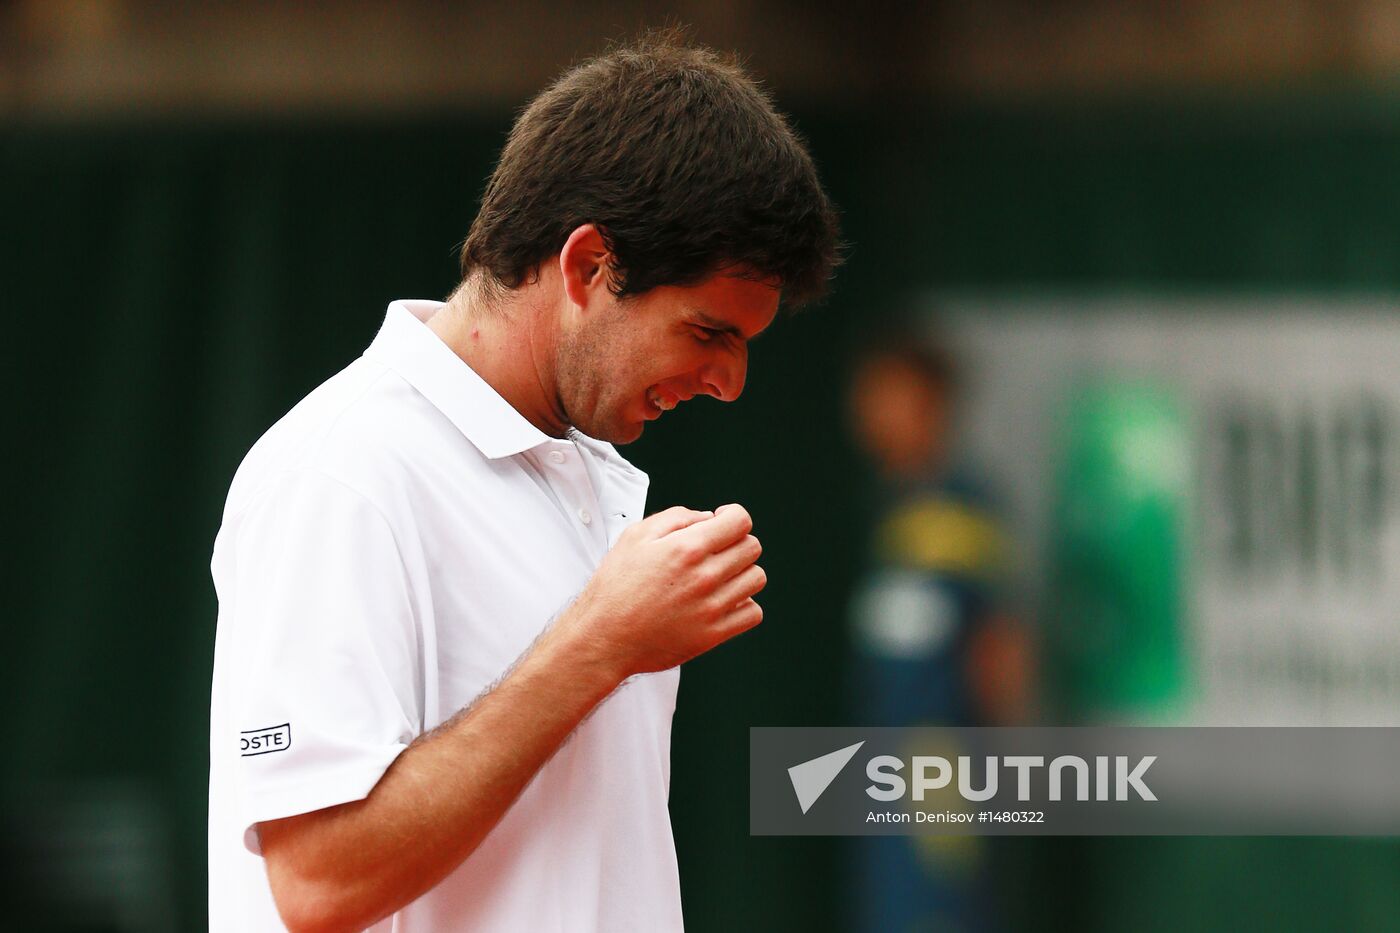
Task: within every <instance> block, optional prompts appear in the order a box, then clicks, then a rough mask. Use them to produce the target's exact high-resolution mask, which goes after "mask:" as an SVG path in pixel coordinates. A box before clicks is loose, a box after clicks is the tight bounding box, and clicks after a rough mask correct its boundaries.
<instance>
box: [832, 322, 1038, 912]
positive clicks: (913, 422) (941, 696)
mask: <svg viewBox="0 0 1400 933" xmlns="http://www.w3.org/2000/svg"><path fill="white" fill-rule="evenodd" d="M955 377H956V374H955V372H954V366H953V361H952V358H951V357H950V356H949V354H948V353H947V352H946V351H945V350H943V349H942V348H939V347H936V346H932V345H928V344H926V343H924V342H923V341H922V340H921V339H920V337H919V336H918V335H917V333H915V332H909V333H903V332H901V333H897V334H893V335H887V336H886V337H885V338H883V339H881V340H877V341H875V342H873V343H872V344H871V346H870V347H868V348H866V349H865V350H864V352H863V353H862V354H861V355H860V357H859V359H858V362H857V365H856V368H855V373H854V378H853V379H852V380H851V391H850V403H851V405H850V408H851V411H850V414H851V427H852V429H853V433H854V434H855V436H856V438H857V440H858V442H859V444H860V446H861V448H862V449H863V450H864V452H865V453H866V454H867V455H868V456H869V457H870V459H871V461H872V462H873V463H874V465H875V466H876V468H877V469H878V473H879V483H878V486H879V488H878V492H877V499H878V502H877V503H876V504H875V507H874V508H872V509H870V510H869V511H870V512H871V514H873V515H874V516H876V521H875V528H874V534H873V537H872V541H871V546H870V548H869V551H870V566H869V567H868V568H867V571H866V574H865V578H864V581H863V585H862V587H861V590H860V593H859V594H858V596H857V598H856V600H855V604H854V607H853V608H854V619H853V622H854V629H855V638H856V670H857V685H856V691H855V692H856V696H855V706H856V708H857V709H856V713H857V716H858V718H859V720H860V721H861V722H863V723H866V724H868V725H877V726H911V725H938V726H984V725H1016V724H1024V722H1025V717H1026V715H1027V693H1026V691H1027V688H1028V672H1027V645H1026V641H1025V638H1024V635H1023V633H1022V631H1021V629H1020V627H1019V626H1017V625H1016V624H1015V623H1014V622H1013V621H1012V620H1011V618H1010V616H1009V615H1008V614H1007V613H1006V612H1005V611H1004V607H1003V606H1002V605H1001V594H1000V593H999V589H1000V587H999V583H1000V578H1001V575H1002V560H1003V550H1004V548H1003V538H1004V535H1003V532H1002V529H1001V523H1000V521H999V520H998V518H997V517H996V514H995V512H994V511H993V510H992V508H991V507H990V506H989V503H988V499H987V496H986V495H985V493H984V492H983V491H982V490H981V488H980V486H981V484H979V483H978V482H976V481H975V480H974V479H973V477H972V476H971V475H969V472H968V471H967V470H966V469H965V468H959V466H958V465H957V464H956V461H955V458H954V457H953V449H952V446H953V445H952V437H953V421H954V409H955V402H956V378H955ZM947 751H948V750H947V749H946V748H937V749H928V750H927V753H929V754H946V753H947ZM920 753H924V752H923V750H921V751H920ZM856 843H857V844H856V845H855V847H854V848H855V852H856V858H857V865H856V879H857V885H856V888H857V890H856V896H855V898H854V899H853V904H854V907H855V920H856V922H855V923H854V925H853V928H854V929H856V930H860V931H877V930H880V931H883V930H912V929H948V930H967V931H973V930H989V929H996V928H997V925H996V923H995V917H994V914H993V911H992V909H991V907H992V902H993V900H994V899H993V898H992V897H991V896H990V893H991V890H992V885H991V871H990V868H989V866H988V864H987V863H988V860H989V855H990V853H989V852H988V849H987V847H986V846H985V845H983V843H984V840H982V839H978V838H975V837H954V836H943V837H922V838H920V837H901V836H886V837H878V838H877V837H871V838H865V839H859V840H856Z"/></svg>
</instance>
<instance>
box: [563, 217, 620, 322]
mask: <svg viewBox="0 0 1400 933" xmlns="http://www.w3.org/2000/svg"><path fill="white" fill-rule="evenodd" d="M611 262H612V253H610V252H609V251H608V247H607V244H606V243H604V242H603V234H602V233H601V232H599V230H598V228H597V227H595V226H594V225H593V224H584V225H583V226H582V227H579V228H578V229H577V230H575V231H574V232H573V233H571V234H569V239H568V240H566V241H565V242H564V248H563V249H561V250H560V251H559V273H560V276H561V277H562V278H563V280H564V293H565V294H566V295H568V296H569V301H571V302H572V303H573V304H575V305H578V306H579V307H580V308H587V307H588V305H589V302H591V301H594V300H596V298H597V296H598V295H599V294H600V293H602V292H606V291H607V288H608V267H609V264H610V263H611Z"/></svg>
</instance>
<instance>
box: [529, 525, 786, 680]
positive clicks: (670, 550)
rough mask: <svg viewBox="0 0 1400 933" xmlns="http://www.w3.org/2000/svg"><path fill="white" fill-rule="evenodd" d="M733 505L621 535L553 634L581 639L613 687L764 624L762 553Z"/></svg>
mask: <svg viewBox="0 0 1400 933" xmlns="http://www.w3.org/2000/svg"><path fill="white" fill-rule="evenodd" d="M752 530H753V520H752V519H751V518H750V517H749V513H748V511H747V510H746V509H744V507H743V506H740V505H722V506H720V507H719V508H718V509H716V510H715V511H714V512H713V513H711V512H696V511H693V510H691V509H687V508H682V507H680V506H676V507H675V508H670V509H667V510H666V511H664V512H658V513H656V514H655V515H652V516H651V517H650V518H647V519H645V520H643V521H640V522H638V523H637V524H635V525H633V526H632V527H631V528H628V529H627V530H626V531H624V532H623V533H622V535H621V536H620V537H619V538H618V540H617V543H616V544H615V545H614V546H613V548H612V550H610V551H608V553H607V556H605V557H604V558H603V562H602V563H601V564H600V565H599V566H598V570H597V572H595V573H594V574H593V579H592V580H590V581H589V583H588V586H586V587H585V588H584V590H583V592H582V593H580V594H579V597H578V599H577V600H575V602H574V604H573V606H571V607H570V609H569V610H568V611H567V612H566V613H564V615H562V616H560V618H559V621H558V623H557V627H559V628H564V629H567V630H568V634H570V635H572V636H575V637H581V638H587V639H589V640H590V641H593V642H594V643H595V647H596V648H598V649H601V652H602V654H603V656H604V657H606V658H608V659H609V660H610V662H611V664H613V665H615V670H616V672H617V673H618V676H619V679H624V678H626V677H630V676H631V675H633V674H641V673H647V672H650V671H660V670H665V669H666V668H669V667H675V666H676V665H677V664H680V663H682V662H683V661H688V660H690V659H691V658H693V657H695V656H696V655H698V654H703V653H704V652H706V651H708V650H710V649H711V648H713V647H714V646H715V645H718V644H719V643H720V642H722V641H725V640H726V639H729V638H732V637H734V636H735V635H738V634H739V633H740V632H744V631H747V630H749V629H751V628H753V627H754V626H755V625H757V624H758V623H759V622H760V621H762V619H763V610H762V609H761V608H759V605H758V603H756V602H754V600H753V597H754V595H755V594H756V593H758V591H759V590H761V589H763V585H764V583H765V582H767V577H766V575H765V574H764V572H763V568H762V567H759V566H758V564H756V563H754V562H755V561H756V560H758V556H759V554H760V553H762V551H763V548H762V546H761V545H760V544H759V543H758V539H757V538H755V537H754V536H753V535H751V534H750V533H749V532H750V531H752Z"/></svg>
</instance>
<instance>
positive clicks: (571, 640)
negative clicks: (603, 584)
mask: <svg viewBox="0 0 1400 933" xmlns="http://www.w3.org/2000/svg"><path fill="white" fill-rule="evenodd" d="M600 612H601V610H600V609H599V607H597V606H596V605H595V604H594V602H593V600H592V599H590V598H589V594H588V592H587V591H585V592H584V593H582V594H581V595H580V596H579V597H578V599H576V600H574V602H573V603H571V604H570V605H569V607H568V608H567V609H565V610H564V611H563V612H562V613H560V614H559V616H558V617H557V618H556V619H555V620H554V624H553V625H552V626H550V628H549V631H547V632H546V633H545V637H544V638H543V639H541V644H540V647H541V648H545V649H546V650H547V651H549V652H550V653H554V654H557V655H558V656H559V657H560V658H562V659H565V660H566V663H568V665H569V666H570V667H571V668H573V669H574V671H575V674H576V676H578V677H580V678H582V680H583V682H584V683H587V684H591V685H593V686H594V687H595V688H596V690H597V691H598V693H599V699H601V698H602V697H605V696H607V695H608V694H609V693H612V691H613V690H615V689H616V688H617V685H618V684H620V683H622V681H624V680H626V679H627V678H628V677H630V676H631V675H632V674H633V673H635V672H634V671H632V670H630V669H629V668H628V664H627V661H626V659H625V657H624V652H623V651H621V650H620V648H621V647H622V646H620V645H618V644H616V643H615V642H614V641H612V640H611V639H609V638H606V637H604V636H602V635H601V634H600V630H601V629H603V628H604V624H603V623H605V622H606V619H605V618H603V617H602V616H601V615H600Z"/></svg>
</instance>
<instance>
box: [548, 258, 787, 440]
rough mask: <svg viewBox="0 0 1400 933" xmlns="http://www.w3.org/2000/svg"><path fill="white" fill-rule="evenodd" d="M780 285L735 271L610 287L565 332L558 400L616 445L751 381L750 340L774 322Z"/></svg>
mask: <svg viewBox="0 0 1400 933" xmlns="http://www.w3.org/2000/svg"><path fill="white" fill-rule="evenodd" d="M777 313H778V289H777V288H775V287H774V286H773V285H772V284H765V283H763V282H754V281H751V280H749V279H743V278H739V277H736V276H732V275H714V276H711V277H710V278H708V279H706V280H704V281H703V282H700V283H699V284H697V285H690V286H661V287H659V288H654V289H652V290H651V291H649V292H647V293H646V294H643V295H637V296H632V297H629V298H627V299H624V300H620V301H619V300H618V299H615V298H612V296H608V298H607V299H606V300H605V301H603V302H602V303H601V304H600V305H599V306H597V307H590V308H589V310H588V312H587V313H586V314H582V315H580V316H579V319H578V321H577V323H576V324H575V326H573V327H572V328H570V329H569V330H568V331H567V332H566V333H564V334H562V335H561V338H560V342H559V356H558V359H557V361H556V370H555V371H556V375H557V379H558V388H559V400H560V403H561V405H562V407H563V410H564V412H565V414H566V415H567V417H568V420H569V423H570V424H572V425H573V426H574V427H576V428H578V430H580V431H582V432H583V433H584V434H587V435H589V436H590V437H595V438H598V439H599V440H605V441H609V442H611V443H614V444H626V443H630V442H631V441H635V440H636V439H637V438H638V437H640V436H641V434H642V428H643V427H644V426H645V424H646V422H648V421H652V420H655V419H656V418H659V417H661V415H662V414H663V413H664V412H666V411H669V410H671V409H672V408H675V407H676V406H677V405H679V404H680V403H681V402H684V401H687V400H689V399H690V398H692V397H694V396H697V395H713V396H714V397H715V398H718V399H720V400H722V401H726V402H732V401H734V400H735V399H736V398H738V397H739V394H740V393H741V392H742V391H743V390H744V377H745V375H746V374H747V371H748V341H749V340H752V339H753V338H754V337H756V336H757V335H758V334H759V333H761V332H762V331H763V330H765V329H766V328H767V327H768V325H769V324H771V323H773V318H774V317H775V316H776V315H777Z"/></svg>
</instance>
